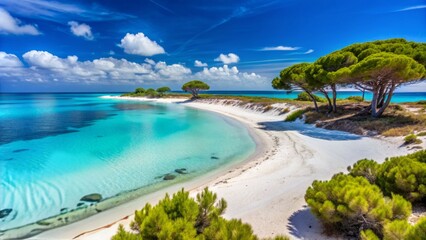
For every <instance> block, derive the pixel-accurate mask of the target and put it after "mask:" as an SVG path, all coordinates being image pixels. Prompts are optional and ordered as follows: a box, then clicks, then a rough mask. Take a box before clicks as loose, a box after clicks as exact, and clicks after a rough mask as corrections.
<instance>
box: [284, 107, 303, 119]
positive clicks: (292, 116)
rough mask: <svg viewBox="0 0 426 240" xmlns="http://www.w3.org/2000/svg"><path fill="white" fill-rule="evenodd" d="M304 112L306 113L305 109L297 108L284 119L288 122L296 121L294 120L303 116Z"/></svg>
mask: <svg viewBox="0 0 426 240" xmlns="http://www.w3.org/2000/svg"><path fill="white" fill-rule="evenodd" d="M304 113H305V110H303V109H298V110H296V111H294V112H292V113H290V114H288V115H287V117H286V118H285V120H284V121H286V122H294V121H296V119H298V118H300V117H302V115H303V114H304Z"/></svg>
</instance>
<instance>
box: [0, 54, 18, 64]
mask: <svg viewBox="0 0 426 240" xmlns="http://www.w3.org/2000/svg"><path fill="white" fill-rule="evenodd" d="M21 66H22V63H21V61H20V60H19V58H18V57H17V56H16V55H14V54H8V53H5V52H0V68H1V67H21Z"/></svg>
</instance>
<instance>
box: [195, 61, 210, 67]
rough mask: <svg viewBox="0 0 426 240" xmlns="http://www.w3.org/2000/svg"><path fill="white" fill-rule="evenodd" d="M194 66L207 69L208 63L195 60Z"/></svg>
mask: <svg viewBox="0 0 426 240" xmlns="http://www.w3.org/2000/svg"><path fill="white" fill-rule="evenodd" d="M194 66H195V67H207V66H208V65H207V63H203V62H201V61H200V60H195V61H194Z"/></svg>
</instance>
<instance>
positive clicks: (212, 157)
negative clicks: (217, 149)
mask: <svg viewBox="0 0 426 240" xmlns="http://www.w3.org/2000/svg"><path fill="white" fill-rule="evenodd" d="M210 159H219V157H216V156H211V157H210Z"/></svg>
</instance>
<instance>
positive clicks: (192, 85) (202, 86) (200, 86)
mask: <svg viewBox="0 0 426 240" xmlns="http://www.w3.org/2000/svg"><path fill="white" fill-rule="evenodd" d="M209 89H210V86H209V85H207V83H205V82H202V81H200V80H192V81H190V82H187V83H185V84H183V86H182V90H183V91H185V92H190V93H191V94H192V97H193V98H197V97H198V93H199V92H200V91H202V90H209Z"/></svg>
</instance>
